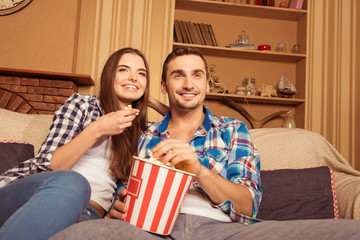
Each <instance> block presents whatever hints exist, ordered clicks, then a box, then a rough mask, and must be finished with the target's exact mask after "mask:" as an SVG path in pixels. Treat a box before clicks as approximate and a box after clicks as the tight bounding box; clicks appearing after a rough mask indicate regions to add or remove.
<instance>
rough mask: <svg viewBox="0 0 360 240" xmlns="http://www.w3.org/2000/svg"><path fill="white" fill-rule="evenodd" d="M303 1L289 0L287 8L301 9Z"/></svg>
mask: <svg viewBox="0 0 360 240" xmlns="http://www.w3.org/2000/svg"><path fill="white" fill-rule="evenodd" d="M303 3H304V0H291V1H290V4H289V8H293V9H302V5H303Z"/></svg>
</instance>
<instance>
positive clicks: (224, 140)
mask: <svg viewBox="0 0 360 240" xmlns="http://www.w3.org/2000/svg"><path fill="white" fill-rule="evenodd" d="M204 112H205V119H204V121H203V123H202V125H201V126H200V127H199V128H198V129H197V131H196V132H195V135H194V138H193V139H192V140H191V141H190V142H189V144H190V146H191V147H192V149H193V150H194V151H195V152H196V155H197V157H198V159H199V161H200V162H201V163H202V164H203V165H204V166H205V167H207V168H209V169H211V170H212V171H213V172H215V173H217V174H219V175H220V176H222V177H224V178H226V179H228V180H229V181H231V182H234V183H238V184H242V185H244V186H246V187H248V188H249V189H250V190H251V191H252V192H253V193H254V197H253V216H252V217H248V216H245V215H240V214H238V213H236V212H235V208H234V205H233V204H232V202H231V201H230V200H228V201H225V202H223V203H221V204H219V205H216V206H215V207H217V208H218V209H220V210H222V211H223V212H225V213H227V214H229V216H230V218H231V219H232V220H233V221H238V222H241V223H244V224H250V223H254V222H257V221H258V220H257V219H255V217H256V214H257V212H258V210H259V204H260V201H261V197H262V191H261V187H260V156H259V153H258V151H257V150H256V148H255V147H254V145H253V144H252V141H251V137H250V134H249V131H248V129H247V127H246V125H245V123H243V122H241V121H239V120H236V119H233V118H228V117H215V116H214V115H212V114H211V112H210V111H209V109H208V108H207V107H206V106H204ZM169 119H170V112H169V113H167V115H166V116H165V118H164V120H163V121H162V122H158V123H153V124H152V125H151V126H150V127H149V128H148V130H147V131H145V132H143V134H142V136H141V138H140V141H139V157H145V158H148V157H150V156H149V153H148V150H149V149H150V150H151V149H152V148H154V147H155V146H156V145H157V144H158V143H159V142H160V141H162V140H164V139H167V138H169V137H170V136H169V134H168V132H167V128H168V124H169ZM194 186H195V187H196V189H198V190H199V191H201V192H203V193H204V191H203V190H202V189H201V187H200V185H199V184H198V183H197V182H195V181H194Z"/></svg>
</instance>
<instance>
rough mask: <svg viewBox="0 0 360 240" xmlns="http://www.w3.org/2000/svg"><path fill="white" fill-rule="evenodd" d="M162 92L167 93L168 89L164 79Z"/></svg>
mask: <svg viewBox="0 0 360 240" xmlns="http://www.w3.org/2000/svg"><path fill="white" fill-rule="evenodd" d="M161 92H162V93H163V94H166V93H167V89H166V84H165V82H164V81H161Z"/></svg>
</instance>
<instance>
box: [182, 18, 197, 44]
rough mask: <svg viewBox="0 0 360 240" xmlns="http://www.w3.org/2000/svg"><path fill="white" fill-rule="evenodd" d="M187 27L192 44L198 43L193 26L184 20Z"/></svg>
mask: <svg viewBox="0 0 360 240" xmlns="http://www.w3.org/2000/svg"><path fill="white" fill-rule="evenodd" d="M185 24H186V27H187V29H188V30H189V33H190V37H191V40H192V43H193V44H200V40H198V39H197V36H196V35H195V31H194V27H193V25H192V23H191V22H185Z"/></svg>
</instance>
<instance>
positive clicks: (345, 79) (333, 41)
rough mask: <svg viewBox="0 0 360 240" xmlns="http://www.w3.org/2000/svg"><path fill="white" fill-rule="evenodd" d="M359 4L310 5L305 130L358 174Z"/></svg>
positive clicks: (348, 0) (330, 0)
mask: <svg viewBox="0 0 360 240" xmlns="http://www.w3.org/2000/svg"><path fill="white" fill-rule="evenodd" d="M359 5H360V3H359V1H358V0H343V1H338V0H316V1H315V0H312V1H309V6H308V9H310V19H309V21H308V24H309V34H308V35H309V39H308V49H307V50H308V56H309V61H308V71H307V73H308V76H307V80H308V84H307V97H308V101H307V104H308V107H307V110H308V111H307V116H306V119H307V122H306V124H305V126H306V128H308V129H310V130H312V131H315V132H318V133H320V134H321V135H323V136H324V137H326V138H327V139H328V140H329V141H330V142H331V143H332V144H333V145H334V146H335V148H336V149H337V150H339V151H340V153H341V154H342V155H343V156H344V157H345V159H347V160H348V161H349V163H350V164H351V165H352V166H353V167H354V168H356V169H357V170H360V138H359V133H360V126H359V122H360V101H359V90H360V86H359V81H360V74H359V68H360V57H359V55H360V48H359V46H358V44H359V42H360V11H359V10H360V6H359Z"/></svg>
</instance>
